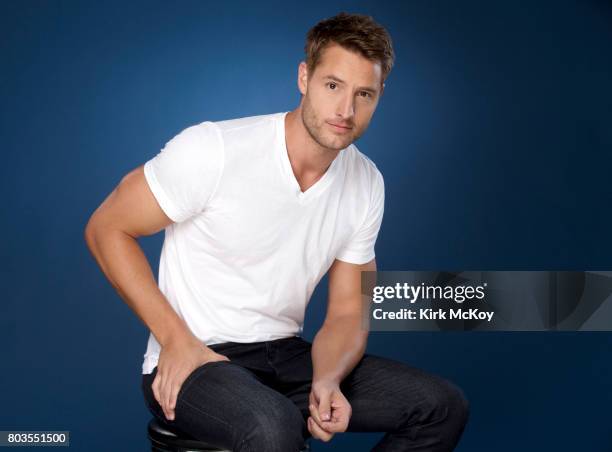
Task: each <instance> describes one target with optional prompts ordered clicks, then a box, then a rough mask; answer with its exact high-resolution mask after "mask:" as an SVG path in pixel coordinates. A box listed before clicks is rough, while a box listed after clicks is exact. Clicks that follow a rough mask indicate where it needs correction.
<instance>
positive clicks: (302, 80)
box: [297, 61, 308, 96]
mask: <svg viewBox="0 0 612 452" xmlns="http://www.w3.org/2000/svg"><path fill="white" fill-rule="evenodd" d="M297 82H298V89H299V90H300V93H302V95H303V96H305V95H306V91H307V90H308V66H307V65H306V63H305V62H304V61H302V62H301V63H300V65H299V67H298V80H297Z"/></svg>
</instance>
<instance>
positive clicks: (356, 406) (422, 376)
mask: <svg viewBox="0 0 612 452" xmlns="http://www.w3.org/2000/svg"><path fill="white" fill-rule="evenodd" d="M340 388H341V390H342V393H343V394H344V395H345V397H346V398H347V400H348V401H349V403H350V404H351V408H352V415H351V419H350V421H349V426H348V429H347V431H376V432H380V431H392V430H394V429H397V428H398V427H399V426H400V425H406V424H410V423H412V422H413V421H414V422H418V421H419V420H421V419H423V418H426V417H427V416H428V415H430V414H431V410H433V409H436V408H437V407H438V406H443V402H444V400H445V399H446V398H450V397H454V395H455V393H457V392H460V390H459V389H458V388H457V387H456V386H454V385H453V384H452V383H451V382H449V381H447V380H445V379H443V378H441V377H439V376H437V375H434V374H430V373H427V372H425V371H422V370H420V369H417V368H414V367H411V366H409V365H407V364H405V363H402V362H399V361H395V360H392V359H389V358H383V357H379V356H375V355H370V354H365V355H364V356H363V358H362V359H361V360H360V362H359V363H358V364H357V366H355V368H354V369H353V371H352V372H351V373H349V375H347V377H346V378H345V379H344V380H343V382H342V384H341V385H340ZM440 402H442V404H441V403H440Z"/></svg>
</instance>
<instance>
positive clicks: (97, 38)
mask: <svg viewBox="0 0 612 452" xmlns="http://www.w3.org/2000/svg"><path fill="white" fill-rule="evenodd" d="M0 8H1V9H0V11H1V14H0V17H1V18H0V49H1V55H2V70H1V71H0V98H1V100H2V103H1V110H0V114H1V121H0V133H1V138H2V154H1V155H2V159H3V161H2V165H1V171H2V177H1V179H0V184H2V194H3V203H2V206H1V209H2V223H1V225H2V226H1V227H2V236H3V237H4V239H3V240H2V267H3V268H2V288H3V301H2V303H1V304H0V306H1V310H2V311H1V316H0V322H1V323H0V334H1V336H0V340H1V343H2V359H1V363H2V364H1V366H2V369H1V370H2V372H1V376H0V378H1V380H0V397H1V401H0V406H1V407H2V410H1V411H0V430H12V429H15V430H35V429H43V430H70V431H71V445H72V448H73V449H74V450H83V451H95V450H126V451H128V450H129V451H132V450H133V451H136V450H138V451H140V450H147V447H148V444H147V440H146V423H147V421H148V419H149V417H150V416H149V413H148V411H147V409H146V407H145V404H144V400H143V398H142V394H141V392H140V372H141V364H142V355H143V353H144V350H145V346H146V339H147V336H148V330H147V329H146V328H145V327H144V325H143V324H142V323H140V321H139V320H138V318H137V317H136V316H135V314H134V313H133V312H132V311H131V310H130V309H129V308H128V307H127V305H126V304H125V303H124V302H123V301H122V300H121V299H120V298H119V296H118V295H117V294H116V293H115V291H114V289H113V288H112V287H111V285H110V284H109V283H108V281H107V280H106V279H105V278H104V276H103V274H102V272H101V271H100V270H99V268H98V267H97V265H96V264H95V262H94V260H93V258H92V257H91V256H90V254H89V251H88V250H87V248H86V246H85V242H84V239H83V229H84V226H85V224H86V222H87V220H88V218H89V216H90V215H91V213H92V212H93V210H94V209H95V208H96V207H97V206H98V205H99V204H100V203H101V202H102V201H103V199H104V198H105V197H106V195H107V194H108V193H109V192H110V191H111V190H112V189H113V188H114V187H115V185H116V184H117V183H118V182H119V180H120V179H121V177H122V176H123V175H124V174H126V173H127V172H128V171H130V170H131V169H133V168H135V167H136V166H138V165H140V164H141V163H144V161H146V160H148V159H149V158H151V157H152V156H154V155H155V154H156V153H157V152H159V150H160V149H161V147H162V146H163V145H164V144H165V143H166V142H167V141H168V140H169V139H170V138H172V137H173V136H174V135H176V134H177V133H178V132H179V131H181V130H182V129H184V128H185V127H187V126H189V125H193V124H196V123H199V122H202V121H205V120H221V119H229V118H235V117H241V116H249V115H255V114H265V113H273V112H277V111H287V110H290V109H293V108H294V107H295V106H296V105H297V103H298V101H299V94H298V90H297V87H296V75H297V66H298V64H299V62H300V61H301V58H302V57H303V45H304V37H305V33H306V31H307V30H308V28H309V27H310V26H312V25H313V24H314V23H316V22H317V21H318V20H320V19H322V18H324V17H328V16H331V15H334V14H336V13H337V12H339V11H341V10H347V11H350V12H361V13H367V14H371V15H373V16H374V17H375V18H376V19H377V20H378V21H379V22H380V23H382V24H383V25H385V26H386V27H387V28H388V29H389V31H390V33H391V35H392V37H393V39H394V44H395V50H396V53H397V61H396V67H395V68H394V70H393V71H392V73H391V75H390V78H389V79H388V81H387V86H386V91H385V94H384V96H383V98H382V100H381V103H380V105H379V108H378V111H377V112H376V114H375V116H374V119H373V122H372V124H371V126H370V129H369V130H368V132H367V133H366V134H365V136H364V137H363V138H362V139H361V140H360V141H359V143H358V145H359V147H360V149H361V150H362V151H363V152H364V153H366V154H367V155H368V156H370V157H371V158H372V160H374V162H376V164H377V165H378V167H379V168H380V169H381V171H382V173H383V174H384V176H385V181H386V189H387V199H386V212H385V218H384V221H383V226H382V229H381V233H380V235H379V240H378V242H377V261H378V265H379V268H380V269H382V270H423V269H429V270H447V269H450V270H469V269H472V270H589V269H590V270H594V269H599V270H612V238H611V236H610V225H611V220H612V215H611V209H610V206H611V202H612V187H611V186H610V169H611V167H612V166H611V165H612V155H611V152H612V83H611V81H612V52H611V51H610V48H612V6H611V4H610V3H609V2H605V1H582V2H577V1H576V2H573V1H563V2H527V1H524V2H487V1H467V2H455V1H452V0H449V1H436V2H431V1H406V2H399V1H398V2H384V1H383V2H381V1H378V2H376V3H375V2H374V1H361V2H359V1H331V0H330V1H310V2H308V3H303V2H301V3H296V4H295V5H291V4H288V3H287V2H281V1H266V2H218V1H217V2H207V1H185V0H183V1H180V2H167V1H148V2H136V1H131V2H118V1H115V2H93V1H87V2H85V1H57V0H54V1H51V0H49V1H17V0H15V1H10V2H9V1H5V2H2V6H1V7H0ZM162 239H163V234H158V235H156V236H153V237H146V238H144V239H142V240H141V244H142V246H143V247H144V249H145V252H146V253H147V256H148V257H149V259H150V262H151V264H152V267H153V269H154V271H155V273H157V266H158V259H159V251H160V247H161V243H162ZM326 283H327V281H326V280H325V281H323V283H322V284H321V285H320V286H319V288H318V289H317V291H316V293H315V296H314V297H313V299H312V302H311V304H310V306H309V309H308V313H307V321H306V328H305V333H306V337H307V338H308V339H312V337H313V335H314V333H315V332H316V330H317V328H318V326H319V325H320V323H321V320H322V318H323V315H324V308H325V295H326V288H325V285H326ZM611 345H612V333H604V332H601V333H587V332H582V333H550V332H549V333H519V332H516V333H474V332H472V333H457V332H455V333H450V332H448V333H372V334H371V336H370V341H369V346H368V351H369V352H370V353H376V354H380V355H384V356H387V357H391V358H395V359H399V360H402V361H404V362H407V363H410V364H411V365H414V366H417V367H420V368H423V369H425V370H427V371H430V372H434V373H438V374H440V375H442V376H445V377H447V378H449V379H451V380H453V381H455V382H456V383H457V384H458V385H459V386H461V387H462V388H463V389H464V391H465V393H466V395H467V397H468V399H469V400H470V402H471V417H470V422H469V424H468V426H467V429H466V431H465V434H464V436H463V439H462V441H461V443H460V445H459V447H458V449H457V450H458V451H460V452H492V451H494V452H515V451H517V450H524V451H593V452H605V451H611V450H612V433H610V429H609V426H610V425H609V420H610V410H611V406H612V385H611V381H612V359H610V347H611ZM379 436H380V435H378V434H341V435H337V436H336V437H335V438H334V439H333V441H332V442H331V443H328V444H324V443H321V442H316V443H315V444H314V446H313V447H314V448H313V450H314V451H325V450H338V451H360V450H369V448H370V447H371V446H372V445H373V444H374V443H375V442H376V440H377V438H378V437H379Z"/></svg>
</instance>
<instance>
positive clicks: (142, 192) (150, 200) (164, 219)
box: [88, 165, 173, 237]
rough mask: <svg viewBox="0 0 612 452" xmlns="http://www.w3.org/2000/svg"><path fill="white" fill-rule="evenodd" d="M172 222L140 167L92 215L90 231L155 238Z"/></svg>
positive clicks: (89, 224)
mask: <svg viewBox="0 0 612 452" xmlns="http://www.w3.org/2000/svg"><path fill="white" fill-rule="evenodd" d="M172 222H173V221H172V220H171V219H170V218H169V217H168V216H167V215H166V214H165V213H164V211H163V210H162V208H161V207H160V205H159V203H158V202H157V200H156V199H155V197H154V195H153V193H152V191H151V189H150V188H149V184H148V183H147V180H146V178H145V175H144V165H141V166H139V167H138V168H136V169H134V170H133V171H131V172H129V173H128V174H126V175H125V176H124V177H123V179H121V182H120V183H119V184H118V185H117V187H116V188H115V189H114V190H113V191H112V192H111V193H110V194H109V195H108V197H107V198H106V199H105V200H104V202H103V203H102V204H101V205H100V206H99V207H98V208H97V209H96V211H95V212H94V213H93V215H92V216H91V218H90V220H89V223H88V228H89V227H92V228H97V227H103V228H111V229H116V230H121V231H123V232H125V233H127V234H129V235H130V236H132V237H140V236H143V235H144V236H146V235H152V234H155V233H157V232H159V231H161V230H162V229H164V228H165V227H166V226H168V225H170V224H172Z"/></svg>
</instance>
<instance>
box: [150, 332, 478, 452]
mask: <svg viewBox="0 0 612 452" xmlns="http://www.w3.org/2000/svg"><path fill="white" fill-rule="evenodd" d="M209 347H210V348H212V349H213V350H215V351H216V352H217V353H220V354H222V355H225V356H227V357H228V358H229V359H230V360H231V361H215V362H210V363H206V364H204V365H203V366H200V367H198V368H197V369H196V370H195V371H193V372H192V373H191V374H190V375H189V376H188V377H187V379H186V380H185V382H184V383H183V385H182V387H181V389H180V391H179V394H178V397H177V402H176V408H175V418H174V420H173V421H167V420H166V418H165V416H164V413H163V411H162V409H161V407H160V405H159V404H158V403H157V401H156V400H155V397H154V395H153V391H152V389H151V385H152V383H153V380H154V378H155V375H156V373H157V367H156V368H155V369H154V370H153V372H152V373H151V374H147V375H143V376H142V389H143V392H144V397H145V400H146V403H147V406H148V408H149V410H150V411H151V412H152V413H153V415H155V416H156V417H157V418H159V419H161V420H162V421H164V422H166V423H167V424H169V425H171V426H173V427H174V428H176V429H178V430H180V431H182V432H185V433H186V434H187V435H189V436H191V437H193V438H195V439H200V440H203V441H206V442H208V443H211V444H215V445H218V446H220V447H224V448H227V449H230V450H232V451H235V452H239V451H240V452H243V451H248V452H290V451H298V450H299V449H300V447H301V446H302V445H303V443H304V441H305V439H306V438H308V437H309V436H310V433H309V432H308V428H307V426H306V419H308V416H309V415H310V413H309V410H308V395H309V393H310V387H311V382H312V360H311V355H310V348H311V343H310V342H307V341H305V340H304V339H302V338H300V337H290V338H283V339H277V340H272V341H267V342H254V343H249V344H240V343H235V342H225V343H222V344H214V345H211V346H209ZM340 389H341V390H342V393H343V394H344V396H345V397H346V398H347V400H348V401H349V403H350V404H351V408H352V415H351V418H350V421H349V425H348V429H347V431H349V432H386V434H385V435H384V436H383V437H382V439H381V440H380V441H379V442H378V443H377V444H376V446H375V447H374V449H373V450H375V451H431V452H433V451H436V452H438V451H451V450H453V449H454V447H455V445H456V444H457V442H458V441H459V438H460V436H461V434H462V432H463V429H464V427H465V424H466V422H467V419H468V402H467V400H466V399H465V397H464V395H463V393H462V391H461V390H460V389H459V388H457V387H456V386H455V385H454V384H452V383H451V382H449V381H447V380H444V379H442V378H440V377H438V376H435V375H432V374H428V373H425V372H423V371H421V370H418V369H415V368H413V367H410V366H408V365H406V364H403V363H401V362H398V361H393V360H390V359H386V358H382V357H378V356H373V355H370V354H367V353H366V354H365V355H364V356H363V358H362V359H361V360H360V361H359V363H358V364H357V366H355V368H354V369H353V370H352V372H351V373H350V374H349V375H347V377H346V378H345V379H344V381H343V382H342V383H341V385H340ZM337 434H338V433H337ZM332 441H333V438H332Z"/></svg>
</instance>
